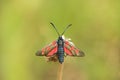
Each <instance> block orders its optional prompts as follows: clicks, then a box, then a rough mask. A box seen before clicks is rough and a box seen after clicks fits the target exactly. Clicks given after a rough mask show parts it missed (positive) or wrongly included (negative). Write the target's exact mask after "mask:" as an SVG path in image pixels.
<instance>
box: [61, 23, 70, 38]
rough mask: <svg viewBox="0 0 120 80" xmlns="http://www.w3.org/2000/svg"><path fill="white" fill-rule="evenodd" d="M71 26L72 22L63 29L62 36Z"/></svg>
mask: <svg viewBox="0 0 120 80" xmlns="http://www.w3.org/2000/svg"><path fill="white" fill-rule="evenodd" d="M70 26H72V24H69V25H68V26H67V27H66V28H65V30H64V31H63V33H62V34H61V36H62V35H63V34H64V33H65V31H66V30H67V29H68V28H69V27H70Z"/></svg>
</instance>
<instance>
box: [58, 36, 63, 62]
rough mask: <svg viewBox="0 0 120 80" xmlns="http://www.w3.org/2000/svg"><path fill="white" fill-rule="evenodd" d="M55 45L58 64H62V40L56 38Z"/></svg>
mask: <svg viewBox="0 0 120 80" xmlns="http://www.w3.org/2000/svg"><path fill="white" fill-rule="evenodd" d="M57 45H58V50H57V56H58V60H59V62H60V63H63V62H64V40H63V38H62V37H59V38H58V41H57Z"/></svg>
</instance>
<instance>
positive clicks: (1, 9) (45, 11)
mask: <svg viewBox="0 0 120 80" xmlns="http://www.w3.org/2000/svg"><path fill="white" fill-rule="evenodd" d="M49 22H53V23H54V24H55V25H56V26H57V29H58V30H59V31H60V32H62V31H63V30H64V28H65V27H66V26H67V25H68V24H70V23H72V24H73V25H72V27H71V28H70V29H69V30H68V31H67V32H66V33H65V36H66V37H68V38H69V37H70V38H71V39H72V41H73V42H74V44H75V45H76V46H77V47H78V48H80V49H81V50H83V51H84V52H85V53H86V56H85V57H84V58H74V57H66V58H65V63H64V70H63V80H120V1H119V0H1V1H0V80H56V77H57V69H58V63H54V62H46V60H45V58H44V57H37V56H35V52H36V51H37V50H39V49H41V48H42V47H44V46H45V45H46V44H49V43H50V42H52V41H53V40H56V39H57V37H58V36H57V33H56V32H55V30H54V29H53V27H52V26H51V25H50V24H49Z"/></svg>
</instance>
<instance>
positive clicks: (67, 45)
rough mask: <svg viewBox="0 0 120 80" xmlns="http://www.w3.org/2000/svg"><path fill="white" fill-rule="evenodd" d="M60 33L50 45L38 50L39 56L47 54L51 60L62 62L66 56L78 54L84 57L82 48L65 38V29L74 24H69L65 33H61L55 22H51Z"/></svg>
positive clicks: (77, 55)
mask: <svg viewBox="0 0 120 80" xmlns="http://www.w3.org/2000/svg"><path fill="white" fill-rule="evenodd" d="M50 24H51V25H52V26H53V27H54V29H55V30H56V32H57V34H58V36H59V37H58V40H55V41H53V42H52V43H50V44H49V45H47V46H45V47H44V48H42V50H39V51H37V53H36V55H37V56H46V57H48V59H49V61H58V60H59V62H60V63H61V64H62V63H63V62H64V56H66V55H69V56H76V57H83V56H84V55H85V54H84V52H82V51H81V50H79V49H78V48H76V47H75V45H74V44H73V43H72V42H71V41H69V40H66V39H63V34H64V33H65V31H66V30H67V29H68V28H69V27H70V26H71V25H72V24H69V25H68V26H67V27H66V28H65V30H64V31H63V33H62V34H61V35H60V33H59V32H58V30H57V29H56V27H55V25H54V24H53V23H50Z"/></svg>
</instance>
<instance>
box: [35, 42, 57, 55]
mask: <svg viewBox="0 0 120 80" xmlns="http://www.w3.org/2000/svg"><path fill="white" fill-rule="evenodd" d="M57 48H58V47H57V42H56V41H53V42H52V43H50V44H49V45H47V46H46V47H44V48H42V50H40V51H38V52H37V53H36V55H37V56H53V55H54V54H55V53H57Z"/></svg>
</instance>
